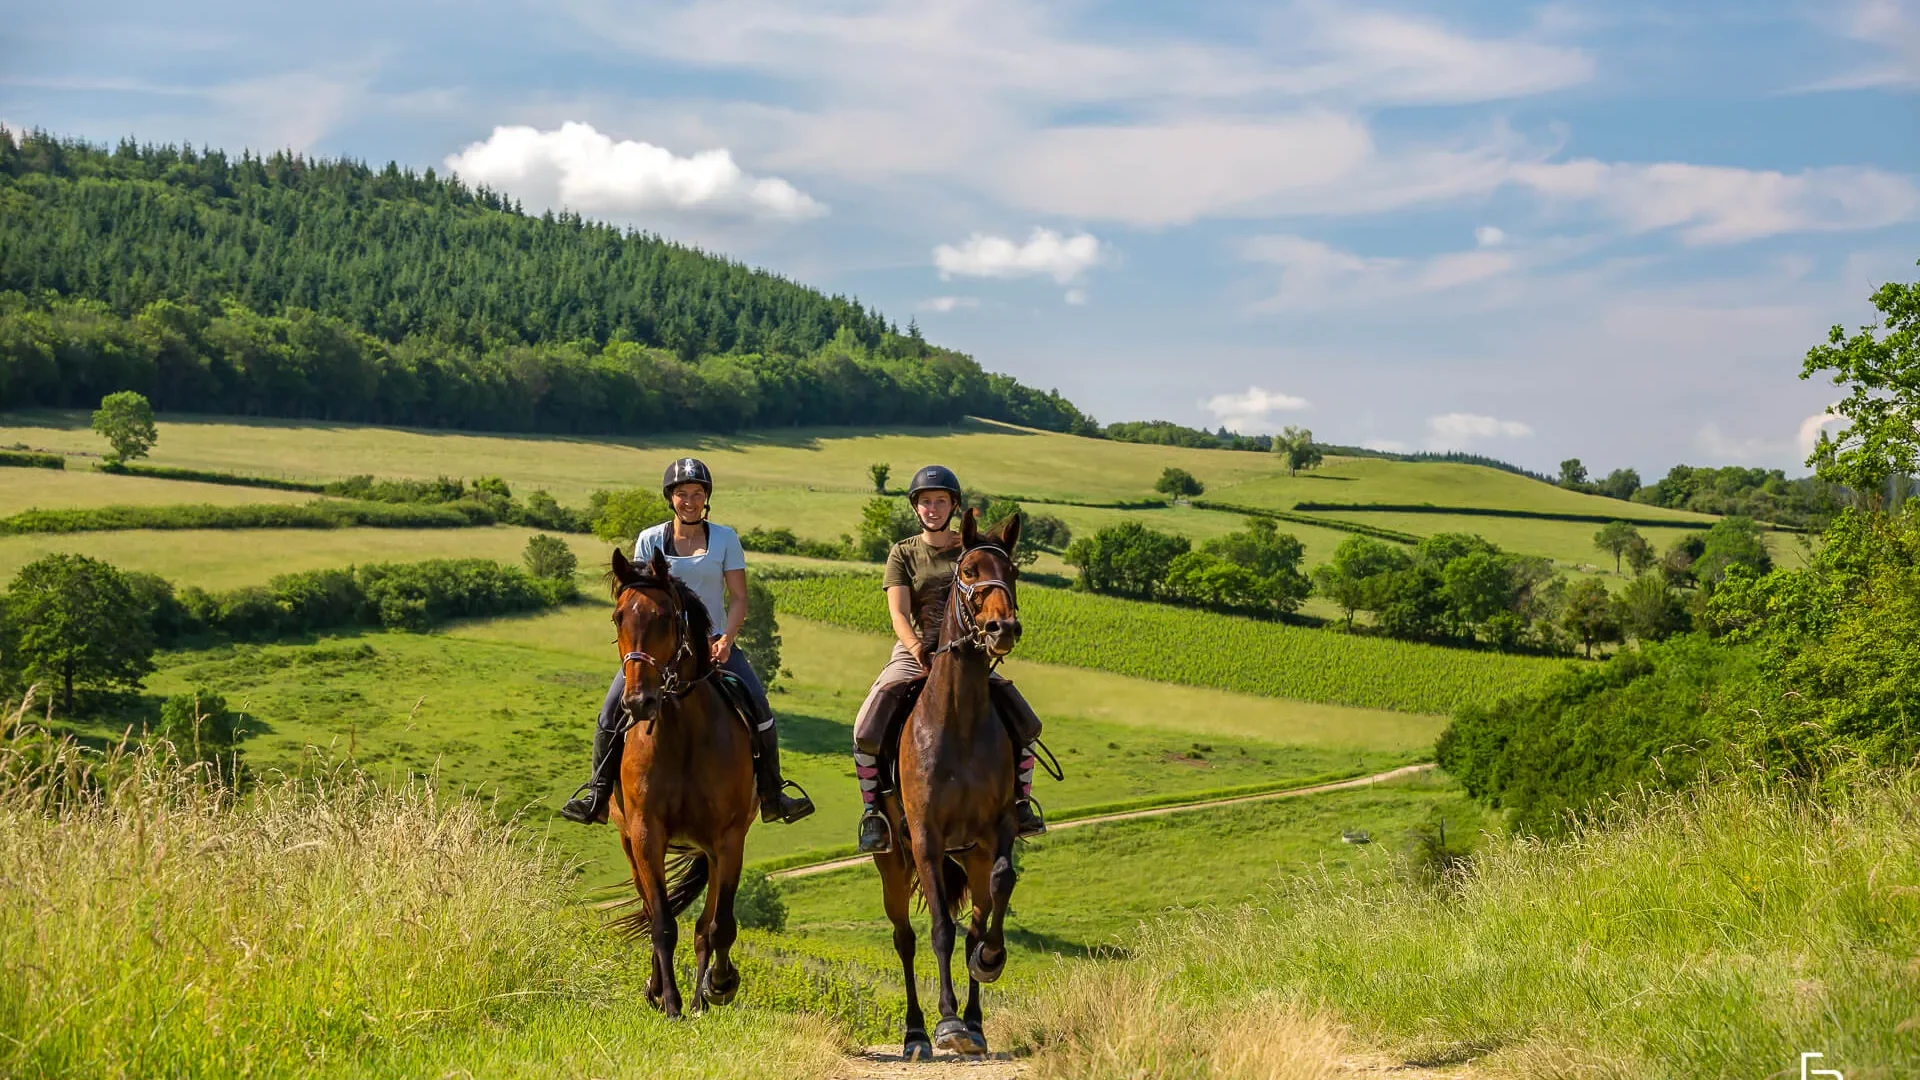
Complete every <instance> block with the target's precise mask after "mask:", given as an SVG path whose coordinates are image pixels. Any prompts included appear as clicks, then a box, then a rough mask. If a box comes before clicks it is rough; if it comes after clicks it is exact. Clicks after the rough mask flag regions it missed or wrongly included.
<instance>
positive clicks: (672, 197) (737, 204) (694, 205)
mask: <svg viewBox="0 0 1920 1080" xmlns="http://www.w3.org/2000/svg"><path fill="white" fill-rule="evenodd" d="M446 165H447V168H448V169H450V170H452V171H453V172H454V173H455V174H456V175H458V176H459V177H460V179H462V180H464V181H466V182H467V183H469V184H475V185H482V184H483V185H485V186H487V187H490V188H493V189H494V190H496V191H503V192H506V193H507V194H510V195H513V196H514V197H516V198H518V199H520V200H521V201H522V202H525V203H528V204H530V205H534V206H545V207H563V208H565V209H568V210H574V211H578V212H580V213H585V214H612V215H634V214H656V213H662V212H668V213H672V212H678V213H697V214H706V215H711V216H717V217H736V218H756V219H763V220H775V221H800V220H804V219H806V218H813V217H819V216H820V215H822V214H825V213H826V212H827V208H826V207H825V206H824V205H822V204H821V203H820V202H818V201H816V200H815V199H814V198H813V197H812V196H810V195H808V194H807V193H806V192H804V191H801V190H800V189H798V188H796V187H794V186H793V185H792V184H789V183H788V182H786V181H785V180H782V179H780V178H779V177H772V176H767V177H757V176H753V175H751V174H749V173H747V172H745V171H744V170H742V169H741V168H740V166H739V165H738V164H736V163H735V162H734V160H733V154H732V153H730V152H729V151H727V150H725V149H715V150H702V151H700V152H699V153H696V154H693V155H692V156H690V157H681V156H679V155H677V154H675V153H674V152H673V151H671V150H668V149H666V148H665V147H660V146H655V145H653V144H652V143H645V142H633V141H629V140H622V141H619V142H615V141H614V140H613V139H612V138H609V137H608V136H606V135H603V134H601V133H600V132H599V131H597V130H595V129H594V128H593V126H592V125H590V124H578V123H566V124H562V125H560V127H559V129H558V130H555V131H537V130H535V129H533V128H530V127H496V128H494V129H493V134H492V135H490V136H488V137H487V138H486V139H485V140H483V141H481V142H476V143H473V144H472V145H470V146H468V147H467V148H466V149H465V150H462V151H461V152H459V153H457V154H453V155H450V156H449V157H448V158H447V160H446Z"/></svg>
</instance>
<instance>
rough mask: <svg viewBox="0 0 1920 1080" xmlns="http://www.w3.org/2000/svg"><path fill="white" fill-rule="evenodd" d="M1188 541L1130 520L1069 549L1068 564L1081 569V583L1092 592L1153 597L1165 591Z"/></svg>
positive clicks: (1106, 529) (1185, 550)
mask: <svg viewBox="0 0 1920 1080" xmlns="http://www.w3.org/2000/svg"><path fill="white" fill-rule="evenodd" d="M1187 547H1188V543H1187V538H1186V537H1184V536H1174V535H1173V534H1171V533H1163V532H1160V531H1158V530H1156V529H1149V528H1147V527H1146V526H1145V525H1142V524H1140V523H1138V522H1133V521H1129V522H1126V523H1125V524H1121V525H1111V526H1108V527H1107V528H1104V529H1101V530H1100V531H1099V532H1097V533H1095V534H1094V535H1093V536H1092V538H1090V539H1089V538H1087V537H1081V538H1080V539H1078V540H1075V541H1074V542H1073V544H1072V545H1071V546H1069V547H1068V548H1067V554H1066V561H1067V564H1068V565H1070V566H1074V567H1077V568H1079V570H1080V577H1079V580H1078V582H1077V584H1078V585H1079V587H1080V588H1083V589H1086V590H1087V591H1089V592H1098V593H1115V594H1118V595H1121V596H1133V597H1141V598H1146V597H1152V596H1155V595H1158V594H1159V593H1161V592H1163V591H1164V589H1165V583H1166V580H1167V571H1168V570H1169V569H1170V568H1171V567H1172V565H1173V560H1175V559H1177V558H1179V557H1180V556H1181V555H1184V554H1186V552H1187Z"/></svg>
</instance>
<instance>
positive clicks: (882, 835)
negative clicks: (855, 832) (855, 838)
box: [859, 809, 893, 855]
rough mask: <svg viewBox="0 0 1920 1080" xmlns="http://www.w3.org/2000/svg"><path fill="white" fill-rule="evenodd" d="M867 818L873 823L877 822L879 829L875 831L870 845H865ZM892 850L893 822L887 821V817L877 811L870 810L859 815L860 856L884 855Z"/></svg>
mask: <svg viewBox="0 0 1920 1080" xmlns="http://www.w3.org/2000/svg"><path fill="white" fill-rule="evenodd" d="M869 818H871V819H872V820H874V821H878V822H879V823H880V828H879V829H878V830H877V835H876V836H875V837H874V841H875V842H874V843H873V844H871V845H869V844H868V843H867V820H868V819H869ZM892 850H893V822H891V821H889V820H887V815H885V814H883V813H881V812H880V811H879V810H878V809H870V810H868V811H867V812H866V813H864V814H861V815H860V844H859V852H860V854H862V855H885V854H886V853H887V852H889V851H892Z"/></svg>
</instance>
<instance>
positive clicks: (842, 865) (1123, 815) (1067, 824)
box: [767, 762, 1434, 879]
mask: <svg viewBox="0 0 1920 1080" xmlns="http://www.w3.org/2000/svg"><path fill="white" fill-rule="evenodd" d="M1433 767H1434V766H1433V763H1432V762H1427V763H1424V764H1420V765H1402V766H1400V767H1399V768H1397V769H1388V770H1387V771H1386V772H1383V773H1374V774H1373V775H1372V776H1356V777H1354V778H1353V779H1351V780H1336V781H1334V782H1332V783H1330V784H1314V785H1312V786H1311V787H1298V788H1287V789H1286V790H1284V791H1267V792H1262V793H1261V794H1259V795H1235V796H1233V797H1231V798H1226V799H1208V800H1205V801H1203V802H1190V803H1178V804H1176V805H1173V806H1155V807H1152V808H1151V809H1147V810H1123V811H1121V812H1119V813H1114V814H1098V815H1096V816H1094V817H1084V818H1075V819H1074V820H1072V821H1062V822H1059V823H1057V824H1054V825H1050V826H1048V827H1047V832H1048V833H1049V834H1051V833H1056V832H1060V831H1061V830H1063V829H1077V828H1080V827H1081V826H1082V825H1104V824H1106V823H1107V822H1110V821H1131V820H1133V819H1134V818H1148V817H1164V816H1166V815H1168V814H1181V813H1185V812H1186V811H1188V810H1211V809H1214V808H1215V807H1220V806H1234V805H1236V804H1239V803H1249V802H1263V801H1265V800H1267V799H1291V798H1296V797H1298V796H1301V795H1319V794H1321V793H1323V792H1328V791H1344V790H1346V789H1347V788H1357V787H1366V786H1367V785H1369V784H1379V783H1383V782H1385V781H1388V780H1398V779H1400V778H1401V777H1404V776H1413V775H1415V774H1417V773H1423V772H1426V771H1427V770H1429V769H1431V768H1433ZM872 861H873V857H872V856H870V855H854V856H852V857H850V858H845V859H834V860H832V861H829V862H821V863H814V864H813V865H811V866H795V867H792V868H790V869H787V870H776V871H774V872H773V873H771V874H768V875H767V876H768V877H771V878H776V879H779V878H798V877H808V876H810V875H813V874H825V873H829V872H831V871H834V870H844V869H846V868H847V867H850V866H865V865H868V864H870V863H871V862H872Z"/></svg>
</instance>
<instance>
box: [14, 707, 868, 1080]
mask: <svg viewBox="0 0 1920 1080" xmlns="http://www.w3.org/2000/svg"><path fill="white" fill-rule="evenodd" d="M29 715H30V714H29V712H28V708H27V706H26V704H24V703H23V704H22V705H21V706H20V707H18V708H16V709H14V710H12V713H11V715H10V716H8V717H5V718H0V725H3V726H4V730H3V731H0V1075H4V1076H8V1077H23V1078H25V1077H79V1076H85V1077H114V1076H128V1077H132V1076H138V1077H152V1076H181V1077H187V1076H191V1077H228V1076H232V1077H240V1076H247V1077H253V1076H333V1075H353V1076H370V1075H372V1076H382V1077H404V1076H422V1077H428V1076H431V1077H444V1076H489V1077H493V1076H517V1075H527V1076H541V1077H556V1076H557V1077H568V1076H580V1077H585V1076H600V1077H605V1076H689V1075H726V1076H729V1077H781V1078H786V1077H804V1076H822V1075H825V1074H827V1073H828V1072H829V1071H830V1070H831V1069H832V1068H833V1067H834V1066H835V1064H836V1063H837V1062H838V1060H839V1058H840V1050H841V1043H842V1042H843V1041H844V1036H843V1035H842V1034H841V1031H840V1029H837V1028H836V1027H834V1026H833V1025H832V1023H831V1022H830V1021H829V1020H828V1019H826V1018H823V1017H808V1016H803V1015H797V1014H793V1013H784V1012H774V1011H770V1010H765V1009H754V1008H737V1009H733V1010H715V1011H713V1012H711V1013H709V1014H708V1015H706V1016H704V1017H702V1018H700V1019H698V1020H697V1021H695V1022H693V1023H691V1024H680V1025H669V1024H667V1023H666V1022H665V1021H663V1020H661V1019H660V1018H658V1017H657V1016H656V1015H655V1014H653V1013H652V1012H651V1011H650V1010H648V1008H647V1007H646V1006H645V1004H644V1002H643V1000H642V997H641V989H642V986H643V984H644V981H645V978H646V974H647V964H646V954H645V951H644V946H643V945H633V944H629V943H626V942H624V941H621V940H620V939H618V938H616V937H614V936H613V935H611V934H609V933H607V932H606V930H605V928H604V927H603V925H602V924H601V922H600V919H599V917H598V916H597V915H595V914H593V913H591V912H589V911H587V910H585V909H583V908H582V906H581V905H580V904H578V903H577V902H576V899H575V897H574V896H573V894H572V893H571V891H570V885H569V875H568V874H567V873H566V872H565V871H566V867H564V866H563V865H561V864H559V863H558V862H557V861H556V860H555V859H553V858H552V857H550V856H548V855H547V854H545V853H544V852H543V851H541V850H540V849H539V848H538V846H537V845H533V844H530V843H529V842H528V840H527V838H526V837H525V836H523V835H521V834H520V833H518V832H517V831H516V829H515V828H514V827H513V826H511V825H510V824H505V825H503V824H501V823H499V822H498V821H496V820H495V818H494V816H493V815H492V814H491V813H490V812H489V810H488V808H487V807H485V806H483V805H481V804H478V803H476V802H473V801H471V800H468V799H460V798H447V797H444V796H443V795H441V794H440V793H439V792H438V791H436V790H435V788H434V786H433V785H432V784H431V783H427V782H424V781H416V782H413V783H411V784H408V785H406V786H401V787H382V786H378V785H375V784H373V783H371V782H369V781H368V780H367V779H366V778H365V777H364V776H361V775H359V774H357V773H354V772H352V771H348V770H341V769H329V770H316V771H314V772H312V773H310V774H308V775H305V776H300V777H288V778H283V779H279V780H276V781H274V782H270V783H264V784H262V785H260V786H259V787H258V788H257V790H254V791H251V792H248V793H247V794H246V795H245V796H244V797H243V796H240V795H236V794H235V792H233V791H232V790H231V789H229V788H227V787H225V786H223V785H222V784H221V783H220V782H219V779H218V777H217V774H215V773H214V772H213V771H212V770H211V769H209V768H206V767H203V766H193V765H188V764H184V763H182V762H180V761H179V760H177V759H175V758H173V757H172V756H171V755H170V754H168V753H167V752H166V751H165V750H164V749H160V750H150V749H135V750H122V751H120V752H116V753H111V754H108V755H105V756H100V755H95V754H93V753H91V752H88V751H84V750H82V749H81V748H79V747H77V746H75V745H74V744H73V743H71V742H69V741H64V740H60V739H55V738H52V737H50V736H48V735H46V734H45V733H44V732H43V731H40V730H38V729H36V728H35V727H34V726H33V725H32V724H30V723H29V722H28V719H27V718H28V716H29ZM687 942H688V943H689V944H690V937H688V938H687ZM682 951H683V952H690V951H691V950H690V948H683V950H682ZM760 966H761V967H762V968H764V965H760ZM762 973H763V974H764V971H762ZM753 974H754V973H753V972H751V971H750V972H749V977H750V978H751V977H752V975H753ZM802 981H803V982H804V980H802Z"/></svg>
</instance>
